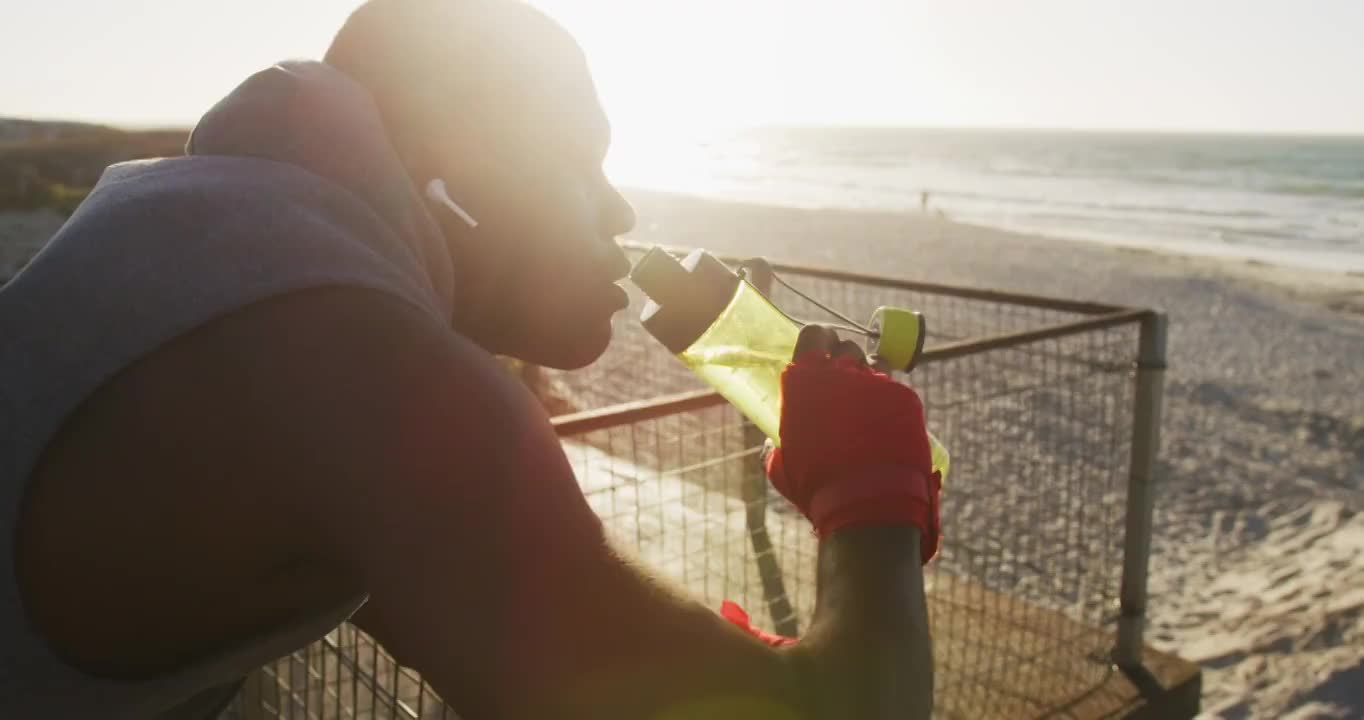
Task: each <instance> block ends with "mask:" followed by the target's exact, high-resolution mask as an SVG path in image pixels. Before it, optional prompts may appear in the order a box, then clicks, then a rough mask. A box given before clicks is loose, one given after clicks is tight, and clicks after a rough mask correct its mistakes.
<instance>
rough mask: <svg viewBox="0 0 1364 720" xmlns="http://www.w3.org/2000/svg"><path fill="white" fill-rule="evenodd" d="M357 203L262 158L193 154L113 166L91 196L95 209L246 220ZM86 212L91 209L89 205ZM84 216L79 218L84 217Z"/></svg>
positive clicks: (314, 178) (331, 185) (303, 174)
mask: <svg viewBox="0 0 1364 720" xmlns="http://www.w3.org/2000/svg"><path fill="white" fill-rule="evenodd" d="M338 202H341V203H345V204H353V203H355V202H357V200H356V199H355V198H354V197H352V196H350V195H349V194H348V193H345V191H344V190H343V189H342V188H340V187H339V186H337V185H335V184H334V183H332V182H330V181H328V180H326V179H325V178H322V177H320V176H318V175H316V174H314V173H311V172H308V171H307V170H305V169H303V168H300V167H298V166H295V165H290V164H288V163H281V162H275V161H272V160H266V159H262V158H254V157H237V156H218V155H187V156H182V157H174V158H155V159H150V160H134V161H130V162H124V163H118V164H116V165H111V166H109V167H108V168H107V169H106V170H105V172H104V175H103V176H102V177H101V178H100V180H99V182H98V183H97V184H96V185H95V188H94V190H93V191H92V192H91V194H90V198H89V201H88V204H89V205H90V206H91V209H94V210H99V211H107V210H116V209H124V210H135V211H143V212H145V211H146V210H147V209H159V210H160V211H165V210H167V209H171V208H174V207H177V206H182V207H187V208H192V209H193V210H194V211H195V212H198V213H203V212H210V213H214V212H221V213H231V214H234V215H240V214H242V213H253V212H265V211H268V212H275V213H277V212H278V209H279V208H280V207H286V206H289V205H291V204H292V205H297V206H299V207H301V208H307V207H323V206H326V205H329V204H330V205H335V204H336V203H338ZM81 210H82V211H84V210H86V208H85V207H84V206H83V207H82V208H81ZM79 214H80V213H78V216H79Z"/></svg>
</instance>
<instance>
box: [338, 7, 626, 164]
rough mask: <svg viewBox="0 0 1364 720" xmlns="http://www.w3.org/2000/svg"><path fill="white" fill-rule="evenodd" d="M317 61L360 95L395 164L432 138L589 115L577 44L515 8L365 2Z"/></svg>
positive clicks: (587, 84) (587, 81) (546, 21)
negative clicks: (382, 129) (380, 120)
mask: <svg viewBox="0 0 1364 720" xmlns="http://www.w3.org/2000/svg"><path fill="white" fill-rule="evenodd" d="M325 60H326V62H327V64H329V65H331V66H332V67H335V68H337V69H338V70H341V71H342V72H344V73H346V74H347V75H348V76H350V77H351V78H352V79H354V80H355V81H357V82H358V83H360V84H361V85H363V86H364V87H365V88H366V89H368V90H369V91H370V93H371V94H372V95H373V96H374V99H375V101H376V102H377V103H378V105H379V109H380V111H381V113H382V114H383V116H384V120H385V122H386V123H387V124H388V129H389V132H390V134H392V135H393V138H392V140H393V141H394V144H395V145H396V146H397V147H398V149H399V151H400V152H401V153H402V154H403V155H405V156H406V155H409V154H410V153H411V152H412V151H414V150H415V149H416V148H414V146H425V145H427V144H428V143H429V142H430V141H431V138H430V137H429V136H431V135H433V134H435V135H443V134H447V133H455V132H461V133H465V134H467V133H470V132H471V131H472V132H473V133H474V134H475V135H477V134H481V132H480V131H483V130H487V129H489V128H494V129H495V128H505V127H506V126H507V125H508V123H512V124H516V125H525V124H527V123H540V122H544V121H547V120H549V119H550V118H549V117H546V116H547V115H548V114H551V113H552V114H555V115H558V114H561V113H564V112H565V111H567V110H569V109H570V107H571V106H572V105H575V104H576V105H583V104H589V105H591V106H592V107H591V108H590V109H588V110H584V111H583V112H599V109H598V108H597V107H596V96H595V90H594V89H593V88H592V84H591V78H590V76H589V75H588V72H587V66H586V62H585V60H584V58H583V54H582V51H581V50H580V49H579V47H578V45H577V43H576V42H575V41H574V40H573V38H572V37H571V36H570V35H569V34H568V33H567V32H566V31H565V30H564V29H563V28H562V27H560V26H559V25H558V24H557V23H555V22H554V21H553V20H551V19H550V18H548V17H546V16H545V15H544V14H542V13H541V12H540V11H539V10H537V9H535V8H533V7H531V6H530V5H528V4H526V3H524V2H521V1H520V0H368V2H366V3H364V4H363V5H361V6H360V7H359V8H358V9H357V10H356V11H355V12H354V13H352V14H351V16H350V18H349V19H348V20H347V21H346V24H345V25H344V26H343V27H342V28H341V30H340V32H338V33H337V35H336V38H335V39H334V40H333V41H332V45H331V47H330V49H328V51H327V55H326V58H325ZM570 100H576V102H570ZM563 119H567V118H563Z"/></svg>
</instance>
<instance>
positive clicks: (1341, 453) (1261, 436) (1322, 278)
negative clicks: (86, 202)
mask: <svg viewBox="0 0 1364 720" xmlns="http://www.w3.org/2000/svg"><path fill="white" fill-rule="evenodd" d="M629 196H630V199H631V200H632V201H633V202H634V203H635V205H636V208H637V210H638V214H639V217H640V223H639V227H638V229H637V230H636V231H635V232H634V233H632V234H631V236H630V239H631V240H634V241H637V242H643V243H664V244H669V245H682V246H703V247H707V248H710V249H713V250H717V251H724V252H730V253H742V254H752V255H766V256H770V257H773V258H779V259H784V260H793V261H799V262H803V263H808V264H818V265H824V266H830V267H836V268H843V269H849V270H858V271H864V272H875V273H879V274H890V275H897V276H903V277H908V278H912V279H917V280H927V281H934V282H942V283H953V284H962V285H970V286H977V287H987V288H995V289H1003V290H1014V291H1022V292H1030V293H1037V294H1045V295H1052V296H1059V297H1068V298H1077V299H1087V300H1097V301H1110V302H1114V303H1120V304H1125V305H1134V306H1149V307H1156V308H1159V309H1162V310H1165V311H1166V312H1168V313H1169V316H1170V341H1169V346H1170V348H1169V351H1170V370H1169V372H1168V374H1167V382H1166V403H1165V415H1164V426H1163V430H1164V442H1163V450H1162V454H1161V457H1162V460H1163V463H1162V469H1163V478H1162V484H1161V485H1160V488H1159V495H1158V499H1157V506H1156V533H1155V548H1154V553H1155V554H1154V557H1153V560H1152V568H1151V570H1152V576H1151V592H1152V598H1151V602H1150V611H1151V623H1150V626H1149V631H1148V639H1149V640H1150V641H1151V642H1153V643H1155V644H1156V645H1158V646H1159V647H1161V648H1163V649H1168V650H1171V651H1174V652H1176V653H1178V654H1180V655H1181V656H1183V657H1185V658H1187V659H1190V660H1193V661H1197V662H1199V663H1200V664H1201V665H1202V666H1203V667H1204V670H1205V675H1204V700H1203V707H1204V709H1205V713H1206V715H1207V716H1208V717H1224V718H1244V717H1266V718H1274V717H1291V718H1298V719H1303V718H1351V717H1364V661H1361V655H1364V650H1362V648H1364V393H1361V392H1360V390H1359V388H1360V387H1364V278H1361V277H1357V276H1349V275H1345V274H1329V273H1320V272H1308V271H1296V270H1287V269H1282V268H1276V267H1270V266H1266V265H1259V264H1252V263H1244V262H1237V261H1229V260H1218V259H1200V258H1192V257H1182V256H1172V255H1163V254H1157V253H1154V252H1150V251H1142V250H1129V249H1121V248H1115V247H1111V246H1104V245H1098V244H1090V243H1083V242H1074V241H1064V240H1054V239H1049V238H1044V237H1037V236H1027V235H1018V234H1012V233H1006V232H1002V231H998V230H992V229H988V228H981V227H974V226H970V225H963V224H956V223H952V222H949V221H946V220H943V219H939V218H935V217H932V216H928V215H919V214H899V213H877V212H853V211H832V210H794V209H787V208H775V207H763V206H754V205H742V204H729V203H722V202H716V201H710V200H702V199H694V198H687V197H679V196H671V195H662V194H653V193H644V192H632V193H629ZM59 225H60V218H59V217H58V216H56V215H55V214H53V213H47V212H40V213H5V214H0V281H3V280H4V279H6V278H7V277H8V276H9V275H10V274H11V273H12V272H13V271H14V269H15V268H17V267H18V266H19V265H20V264H21V263H22V262H23V259H24V258H25V257H27V255H28V254H29V253H30V252H31V251H32V250H33V249H35V248H36V247H38V246H39V245H41V243H42V242H43V241H44V240H45V239H46V237H47V236H49V235H50V233H51V232H52V231H53V230H55V229H56V228H57V227H58V226H59ZM930 420H931V419H930Z"/></svg>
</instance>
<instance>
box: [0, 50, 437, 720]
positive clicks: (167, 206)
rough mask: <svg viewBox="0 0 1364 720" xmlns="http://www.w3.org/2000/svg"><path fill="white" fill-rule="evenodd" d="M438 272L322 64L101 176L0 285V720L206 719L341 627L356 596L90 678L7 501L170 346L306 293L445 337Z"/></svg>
mask: <svg viewBox="0 0 1364 720" xmlns="http://www.w3.org/2000/svg"><path fill="white" fill-rule="evenodd" d="M452 275H453V272H452V267H451V258H450V254H449V250H448V248H447V246H446V243H445V241H444V238H443V237H442V235H441V232H440V230H439V228H438V227H437V225H436V224H435V221H434V220H433V219H432V217H431V216H430V214H429V213H428V211H427V210H426V208H425V206H424V205H423V202H422V200H421V197H420V195H419V194H418V192H417V190H416V188H415V187H414V185H413V183H412V182H411V180H410V179H409V178H408V176H407V175H406V173H405V171H404V169H403V167H402V165H401V164H400V163H399V161H398V158H397V156H396V154H395V153H394V151H393V149H392V147H391V146H390V144H389V142H388V139H387V136H386V134H385V132H384V129H383V125H382V122H381V120H380V118H379V114H378V112H377V110H376V108H375V107H374V105H373V102H372V100H371V99H370V97H369V95H368V94H367V93H366V92H365V91H364V90H363V89H362V88H360V87H359V86H358V85H356V84H355V83H353V82H351V81H350V80H349V79H348V78H346V77H345V76H343V75H342V74H340V73H339V72H337V71H336V70H334V69H332V68H330V67H328V66H326V65H322V64H319V63H310V62H293V63H285V64H281V65H277V66H275V67H272V68H269V69H268V70H265V71H263V72H261V73H258V74H257V75H255V76H253V77H251V78H250V79H248V80H247V81H246V82H245V83H243V84H242V85H241V86H240V87H239V88H237V90H235V91H234V92H233V93H232V94H231V95H229V96H228V97H227V98H226V99H224V100H223V101H222V102H220V103H219V104H218V105H217V106H216V107H215V108H213V110H211V111H210V112H209V113H208V114H207V115H206V116H205V117H204V118H203V120H202V121H201V122H200V123H199V125H198V127H196V128H195V130H194V133H193V135H192V136H191V138H190V142H189V144H188V146H187V148H186V156H185V157H179V158H173V159H162V160H154V161H146V162H134V163H125V164H121V165H116V166H113V167H110V168H109V169H108V170H107V171H106V172H105V173H104V176H103V177H102V178H101V179H100V182H99V184H98V185H97V186H96V187H95V190H94V191H93V192H92V193H91V195H90V197H89V198H88V199H87V200H86V201H85V203H83V204H82V205H81V207H80V208H79V209H78V210H77V211H76V213H75V214H74V215H73V216H72V217H71V219H70V220H69V221H68V222H67V223H66V224H65V225H64V226H63V227H62V228H61V230H60V231H59V232H58V233H57V234H56V236H55V237H54V238H53V239H52V241H51V242H50V243H49V244H48V246H47V247H45V248H44V249H43V250H42V252H40V253H39V254H38V255H37V257H35V258H34V259H33V261H32V262H31V263H30V264H29V265H28V267H26V268H25V269H24V270H23V272H21V273H20V274H19V275H18V276H16V277H15V278H14V279H13V280H12V281H11V282H10V283H9V284H8V285H6V286H4V287H3V288H0V717H2V718H29V717H35V718H36V717H52V718H73V719H74V718H86V717H92V718H93V717H99V718H124V717H129V718H132V717H136V718H144V717H177V718H178V717H207V716H210V715H212V714H216V713H217V712H218V710H220V709H221V708H222V706H223V704H224V703H225V702H226V701H227V699H228V698H230V696H231V693H232V691H233V690H234V689H235V686H236V685H237V684H238V681H239V680H240V678H241V677H242V676H243V675H244V674H245V673H247V672H249V671H250V670H251V669H253V668H255V667H257V666H260V665H262V664H264V663H266V662H268V661H270V660H273V659H274V658H277V657H279V656H281V655H284V654H287V653H289V652H291V651H293V650H295V649H297V648H299V647H302V646H304V645H306V644H308V643H310V642H312V641H313V640H315V639H317V638H318V637H320V636H322V635H323V634H325V633H326V632H328V631H329V630H330V629H332V628H333V627H335V626H336V625H337V624H338V623H339V622H340V621H341V620H343V619H344V618H346V617H347V616H348V615H349V614H350V613H351V612H353V611H354V610H355V608H356V607H358V605H359V603H360V602H362V600H363V599H362V598H355V599H352V600H350V601H348V602H346V603H344V604H343V605H342V606H341V607H333V608H312V609H309V610H310V612H309V615H308V617H307V618H305V619H304V620H302V621H300V622H298V623H297V624H295V625H293V626H290V627H282V628H277V629H276V630H275V631H273V632H269V633H266V634H263V635H262V636H260V637H253V638H243V639H242V642H241V643H240V644H238V645H236V646H233V647H228V648H222V649H221V652H220V653H217V654H216V655H215V656H214V657H212V658H210V659H208V660H206V661H204V662H202V663H199V664H197V665H196V666H194V667H186V668H183V669H181V670H179V671H177V672H174V673H172V674H170V675H167V676H165V677H161V678H157V679H154V680H151V681H146V682H136V683H128V682H115V681H110V680H104V679H98V678H94V677H91V676H89V675H87V674H85V673H82V672H80V671H79V670H77V669H75V668H73V667H71V666H69V665H68V664H66V663H64V662H63V661H62V660H60V659H59V658H58V657H56V656H55V655H54V654H53V651H52V650H51V649H50V648H49V646H48V645H47V644H46V643H45V641H44V640H43V638H42V637H41V636H40V635H39V634H38V633H37V632H36V630H35V629H34V628H33V627H32V626H31V625H30V624H29V623H28V622H27V620H26V617H25V614H24V610H23V607H22V604H21V599H20V595H19V592H18V588H17V585H16V581H15V574H14V566H13V558H14V529H15V521H16V519H17V517H18V511H19V506H20V502H21V501H22V498H23V494H24V490H25V486H26V483H27V481H28V478H29V476H30V474H31V473H32V471H33V469H34V466H35V464H36V462H37V461H38V459H39V456H40V455H41V454H42V452H43V449H44V448H45V447H46V445H47V444H48V442H49V441H50V439H51V438H52V437H53V436H54V434H55V433H56V432H57V430H58V428H59V427H60V426H61V425H62V423H63V422H64V420H65V419H66V418H67V416H68V415H69V414H70V413H71V412H72V411H73V410H74V409H75V408H76V407H77V406H79V405H80V404H81V402H82V401H84V400H85V399H86V398H87V397H88V396H89V395H90V394H91V393H92V392H93V391H94V390H95V389H96V388H98V387H99V386H100V385H101V384H102V383H103V382H104V381H105V380H106V379H107V378H109V377H111V376H112V375H114V374H115V373H117V372H119V371H120V370H121V369H123V368H124V367H126V366H128V365H129V364H130V363H132V362H134V361H136V360H137V359H138V358H140V357H142V356H144V355H146V354H148V353H150V352H152V351H154V350H155V349H156V348H158V347H160V346H161V345H163V344H165V343H166V342H168V341H169V340H171V339H173V338H175V337H176V336H178V335H181V334H183V333H186V332H188V331H190V330H192V329H194V328H196V327H198V326H200V325H202V324H204V323H206V322H209V321H210V320H213V319H214V318H218V317H221V316H223V315H225V314H228V313H231V312H233V311H234V310H238V309H240V308H242V307H245V306H247V305H250V304H253V303H256V302H259V301H261V300H265V299H267V298H271V297H276V296H279V295H282V294H285V293H290V292H294V291H299V290H305V289H310V288H317V287H322V286H355V287H363V288H369V289H375V290H379V291H383V292H387V293H390V294H392V295H393V296H396V297H398V298H401V299H403V300H405V301H407V302H410V303H411V304H412V305H414V306H416V307H417V308H419V309H421V310H422V311H423V312H428V313H430V314H431V315H432V316H433V317H434V318H437V319H438V320H440V321H441V322H448V321H449V318H450V316H451V311H452V306H453V303H454V299H453V277H452ZM91 481H92V482H93V481H95V479H94V478H92V479H91ZM111 590H113V589H111ZM143 590H144V591H151V590H150V589H143ZM109 622H118V619H117V618H109Z"/></svg>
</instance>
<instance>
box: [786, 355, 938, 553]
mask: <svg viewBox="0 0 1364 720" xmlns="http://www.w3.org/2000/svg"><path fill="white" fill-rule="evenodd" d="M766 467H767V474H768V477H769V478H770V479H771V481H772V485H773V486H774V487H776V488H777V491H778V492H780V493H781V494H782V495H783V496H785V497H786V499H787V500H790V501H791V503H792V504H793V505H795V506H796V507H797V508H798V509H799V510H800V511H801V512H802V513H804V514H805V517H807V518H809V520H810V523H811V524H812V525H814V528H815V532H816V533H817V534H818V535H820V536H821V537H823V536H825V535H828V534H829V533H832V532H834V531H835V530H839V529H841V528H846V527H867V526H877V525H914V526H916V527H918V528H919V529H920V530H921V531H922V532H923V541H922V548H923V550H922V558H923V561H924V562H925V563H927V562H928V561H929V560H931V559H932V558H933V556H934V555H936V554H937V552H938V543H939V534H940V527H941V523H940V519H939V514H938V494H939V490H940V487H941V479H940V477H939V475H938V474H937V473H935V472H934V471H933V460H932V452H931V450H930V448H929V443H928V432H927V431H926V430H925V427H924V410H923V404H922V402H921V401H920V400H919V395H918V393H916V392H914V390H913V389H911V388H909V387H908V386H906V385H902V384H900V383H898V382H895V380H893V379H891V378H890V376H888V375H886V374H885V373H882V372H879V371H877V370H874V369H872V368H871V367H868V366H867V365H866V364H865V363H862V362H859V361H858V360H855V359H853V358H851V357H845V356H844V357H834V358H831V357H830V356H829V355H828V354H827V353H825V352H821V351H811V352H806V353H803V354H801V355H800V356H799V357H797V358H796V360H795V362H793V363H791V364H790V365H788V366H787V368H786V371H785V372H784V373H783V374H782V411H781V447H779V448H776V449H775V450H773V451H772V453H771V454H769V455H768V456H767V461H766Z"/></svg>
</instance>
